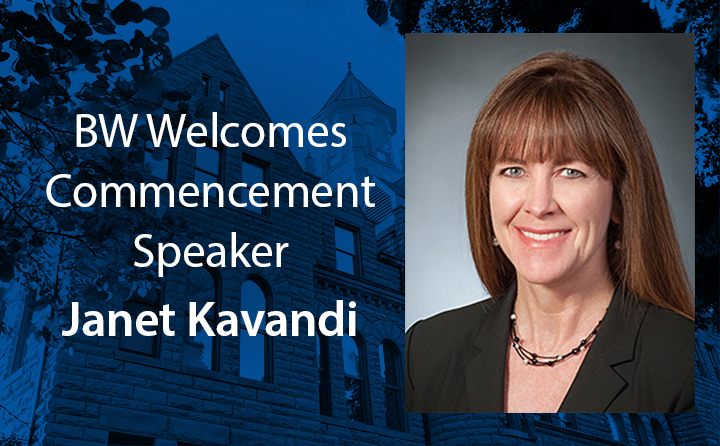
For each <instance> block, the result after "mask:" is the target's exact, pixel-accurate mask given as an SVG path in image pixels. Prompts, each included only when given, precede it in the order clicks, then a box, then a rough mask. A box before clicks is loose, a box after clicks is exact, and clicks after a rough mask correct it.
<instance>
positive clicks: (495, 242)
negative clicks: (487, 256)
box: [492, 236, 500, 246]
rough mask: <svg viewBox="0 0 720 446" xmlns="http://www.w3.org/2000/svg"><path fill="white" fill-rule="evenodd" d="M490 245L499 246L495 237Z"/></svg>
mask: <svg viewBox="0 0 720 446" xmlns="http://www.w3.org/2000/svg"><path fill="white" fill-rule="evenodd" d="M492 244H493V246H500V242H499V241H498V239H497V237H495V236H493V238H492Z"/></svg>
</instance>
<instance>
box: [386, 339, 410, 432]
mask: <svg viewBox="0 0 720 446" xmlns="http://www.w3.org/2000/svg"><path fill="white" fill-rule="evenodd" d="M399 351H400V350H399V349H398V348H397V346H396V345H395V343H393V342H392V341H389V340H387V339H385V340H384V341H382V343H381V344H380V376H381V377H382V380H383V388H384V390H385V427H387V428H388V429H393V430H396V431H402V430H405V409H404V408H403V401H402V395H401V391H400V389H402V385H401V383H400V370H401V366H400V353H399Z"/></svg>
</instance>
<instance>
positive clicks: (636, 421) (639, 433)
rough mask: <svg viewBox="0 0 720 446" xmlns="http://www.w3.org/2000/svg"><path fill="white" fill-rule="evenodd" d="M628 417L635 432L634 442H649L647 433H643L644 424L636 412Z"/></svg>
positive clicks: (642, 443) (641, 443)
mask: <svg viewBox="0 0 720 446" xmlns="http://www.w3.org/2000/svg"><path fill="white" fill-rule="evenodd" d="M629 417H630V425H631V426H632V430H633V432H634V433H635V443H637V444H639V445H646V444H649V443H648V438H647V433H645V425H644V424H643V421H642V418H640V417H639V416H638V415H637V414H634V413H631V414H630V415H629Z"/></svg>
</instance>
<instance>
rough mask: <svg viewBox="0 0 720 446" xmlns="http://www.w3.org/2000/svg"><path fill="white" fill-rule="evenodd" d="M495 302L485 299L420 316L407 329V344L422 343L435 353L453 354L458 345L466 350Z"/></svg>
mask: <svg viewBox="0 0 720 446" xmlns="http://www.w3.org/2000/svg"><path fill="white" fill-rule="evenodd" d="M496 304H497V301H496V300H495V299H486V300H483V301H480V302H476V303H474V304H471V305H467V306H465V307H461V308H456V309H453V310H448V311H444V312H442V313H440V314H436V315H434V316H432V317H429V318H427V319H423V320H420V321H418V322H416V323H415V324H413V326H412V327H410V329H409V330H408V331H407V333H406V347H407V348H408V349H410V348H412V346H413V345H416V346H422V349H423V350H425V351H426V352H433V353H434V354H435V355H437V354H439V353H440V352H445V353H446V354H449V355H452V352H454V351H456V350H458V349H459V350H461V351H462V350H465V347H466V346H469V345H472V344H473V343H474V342H475V340H476V339H477V336H478V333H479V332H480V329H481V327H482V326H483V324H484V322H485V321H486V320H487V318H488V317H489V316H490V314H491V313H492V312H493V309H494V308H495V306H496Z"/></svg>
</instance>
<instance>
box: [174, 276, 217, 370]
mask: <svg viewBox="0 0 720 446" xmlns="http://www.w3.org/2000/svg"><path fill="white" fill-rule="evenodd" d="M185 278H186V280H185V283H186V286H187V295H188V296H192V298H191V299H189V300H190V302H195V314H196V315H200V314H202V313H203V308H204V307H205V305H206V304H208V303H212V304H213V305H212V306H211V307H210V309H209V310H208V311H207V312H206V313H205V314H204V318H205V320H206V321H207V323H208V325H209V326H210V328H211V329H212V330H213V332H214V331H215V328H216V327H217V315H218V313H219V312H220V311H221V310H220V308H219V306H220V293H221V290H222V286H221V279H220V271H218V269H217V268H211V267H209V266H204V267H197V268H193V267H191V268H188V272H187V274H186V275H185ZM189 312H190V310H189V309H188V319H187V321H188V323H187V324H186V329H185V336H184V338H183V364H185V365H190V366H193V367H200V368H204V369H207V370H217V369H218V352H219V350H220V348H219V347H220V339H219V337H218V336H214V337H213V336H209V335H208V334H207V333H206V332H205V330H203V329H202V325H201V324H196V335H195V336H190V313H189Z"/></svg>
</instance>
